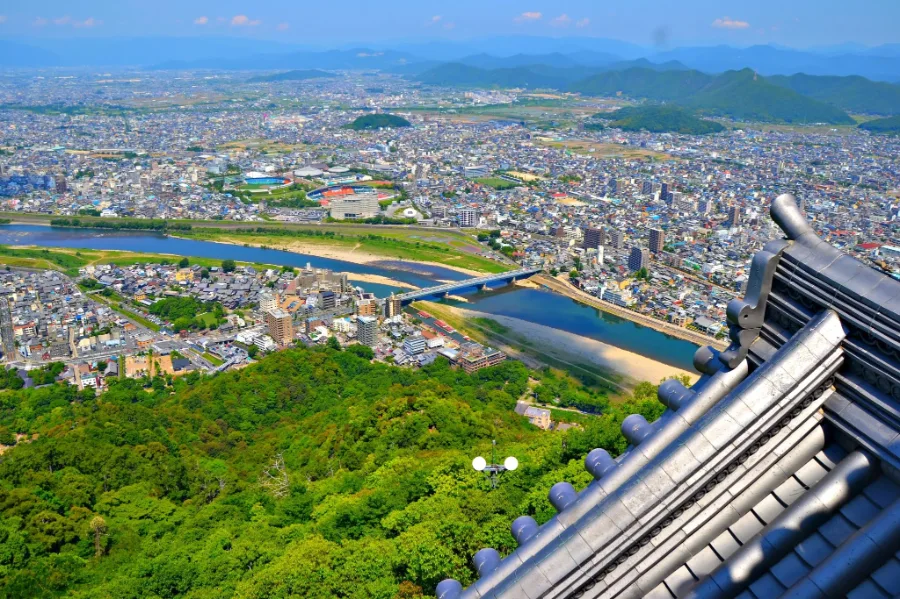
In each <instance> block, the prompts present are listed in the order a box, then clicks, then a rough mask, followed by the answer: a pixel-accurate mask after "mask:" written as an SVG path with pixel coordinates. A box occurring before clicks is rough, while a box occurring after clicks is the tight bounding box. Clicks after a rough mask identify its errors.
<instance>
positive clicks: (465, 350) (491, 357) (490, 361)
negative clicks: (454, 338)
mask: <svg viewBox="0 0 900 599" xmlns="http://www.w3.org/2000/svg"><path fill="white" fill-rule="evenodd" d="M448 357H449V358H450V364H451V365H453V366H458V367H460V368H462V369H463V370H464V371H465V372H467V373H469V374H472V373H473V372H477V371H478V370H481V369H482V368H487V367H488V366H495V365H497V364H500V363H501V362H503V361H504V360H506V354H504V353H503V352H502V351H500V350H498V349H494V348H493V347H484V346H483V345H481V344H479V343H475V342H471V343H465V344H463V345H462V346H461V347H460V348H459V350H458V351H457V352H456V353H451V354H449V355H448Z"/></svg>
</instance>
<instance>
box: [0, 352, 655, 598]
mask: <svg viewBox="0 0 900 599" xmlns="http://www.w3.org/2000/svg"><path fill="white" fill-rule="evenodd" d="M368 358H369V352H365V351H360V350H354V349H352V348H350V349H348V350H346V351H335V350H332V349H328V348H320V349H313V350H310V349H295V350H288V351H284V352H279V353H277V354H274V355H272V356H269V357H267V358H265V359H264V360H262V361H261V362H259V363H257V364H254V365H252V366H249V367H247V368H244V369H242V370H238V371H234V372H228V373H223V374H219V375H217V376H215V377H211V378H203V377H200V376H199V375H197V374H191V375H188V376H186V377H183V378H181V379H177V380H175V381H174V383H172V384H173V385H174V386H169V385H167V384H166V382H165V381H162V380H161V379H160V380H158V381H156V383H158V384H153V385H151V384H150V381H133V380H121V381H119V382H116V383H114V384H113V385H112V386H111V388H110V390H109V391H107V392H106V393H104V394H102V395H100V396H98V397H94V395H93V391H92V390H87V391H85V392H78V391H77V390H76V389H75V388H74V387H72V386H68V385H63V384H55V385H51V386H48V387H45V388H41V389H30V390H24V389H23V390H9V391H2V392H0V436H3V435H6V437H9V436H10V435H9V433H10V432H15V433H20V434H24V435H26V436H25V438H24V439H22V440H20V441H19V442H18V443H17V444H16V445H15V446H14V447H13V448H11V449H9V450H7V451H6V453H4V454H3V456H2V460H0V596H8V597H26V596H29V597H34V596H36V597H61V596H66V597H76V598H83V599H87V598H92V599H93V598H101V597H116V598H124V599H128V598H137V597H153V598H175V597H183V598H191V599H207V598H209V599H212V598H220V597H234V598H245V599H249V598H259V599H262V598H268V597H288V596H302V597H321V598H326V597H328V598H331V597H380V598H384V599H392V598H395V597H405V598H407V599H411V598H416V597H420V596H430V595H431V593H432V592H433V589H434V585H435V584H436V583H437V582H438V581H439V580H441V579H443V578H445V577H448V576H453V577H456V578H458V579H460V580H462V581H463V582H465V583H469V582H471V581H472V580H473V577H474V573H473V571H472V570H471V567H470V565H469V558H470V557H471V555H472V554H474V553H475V552H476V551H477V550H479V549H481V548H482V547H486V546H494V547H497V548H498V549H499V550H500V551H502V552H508V551H510V550H511V549H512V548H513V539H512V537H511V535H510V533H509V525H510V523H511V521H512V520H513V519H514V518H515V517H517V516H519V515H521V514H523V513H528V514H532V515H534V516H535V517H536V518H537V519H538V521H545V520H546V519H548V518H549V517H550V516H551V515H552V513H553V510H552V508H551V506H550V504H549V502H548V500H547V491H548V489H549V488H550V486H551V485H552V484H553V483H554V482H557V481H559V480H568V481H570V482H572V483H573V484H575V485H576V487H579V488H580V487H583V486H584V485H586V484H587V482H588V481H589V475H588V474H587V473H586V472H585V471H584V468H583V465H582V463H581V462H582V458H583V456H584V455H585V454H586V453H587V452H588V451H589V450H590V449H591V448H593V447H606V448H607V449H608V450H610V451H611V452H613V453H614V454H615V453H618V452H621V451H622V450H623V449H624V448H625V446H626V442H625V440H624V438H623V437H622V436H621V434H619V431H618V427H619V425H620V423H621V420H622V418H623V417H624V415H626V414H628V413H630V412H632V411H639V412H641V413H643V414H645V415H646V416H647V417H648V418H649V419H653V418H655V417H657V416H658V415H659V413H660V412H661V409H662V408H661V406H660V405H659V404H658V403H657V402H655V401H654V400H653V393H654V390H655V389H654V387H653V386H652V385H644V386H641V387H639V388H638V389H637V390H636V392H635V395H634V396H633V397H632V398H630V399H628V401H627V402H626V403H625V404H624V405H622V406H620V407H610V408H608V410H607V411H606V413H605V414H603V415H600V416H593V417H587V416H583V417H582V418H583V423H584V424H583V429H582V430H578V429H573V430H570V431H567V432H565V433H550V432H544V431H539V430H537V429H536V428H534V427H532V426H531V425H529V424H528V423H527V422H526V421H525V420H524V419H523V418H520V417H519V416H517V415H515V413H514V412H513V407H514V405H515V402H516V400H517V399H518V398H520V397H523V396H527V395H529V394H530V393H531V391H530V389H531V385H530V382H529V379H530V378H531V379H534V380H536V381H537V382H538V385H539V386H541V387H545V389H543V390H542V391H541V394H542V395H543V396H546V397H549V398H551V400H552V396H554V395H565V396H567V397H568V400H571V401H574V400H575V399H577V396H578V394H583V395H585V396H589V395H591V394H592V393H593V392H592V391H590V390H587V389H574V388H571V387H570V384H564V383H563V379H564V378H565V376H564V375H562V374H560V373H556V374H551V373H539V372H534V371H529V370H527V369H526V368H525V367H524V366H523V365H522V364H520V363H518V362H506V363H504V364H502V365H499V366H497V367H493V368H489V369H485V370H482V371H480V372H478V373H476V374H474V375H467V374H465V373H464V372H461V371H458V370H452V369H450V368H449V366H448V365H447V363H446V362H444V361H443V360H439V361H438V362H436V363H435V364H433V365H431V366H428V367H426V368H424V369H422V370H420V371H413V370H407V369H401V368H397V367H393V366H387V365H383V364H373V363H371V362H370V361H369V359H368ZM571 384H575V383H571ZM491 439H497V442H498V447H499V448H500V451H501V452H502V454H503V455H504V456H505V455H515V456H517V457H518V458H519V460H520V462H521V464H522V466H521V467H520V468H519V469H518V470H517V471H515V472H510V473H505V474H504V475H503V480H502V484H501V485H500V487H499V489H497V490H496V491H491V490H490V485H489V483H488V482H487V480H486V479H485V477H484V476H483V475H482V474H481V473H478V472H475V471H474V470H472V468H471V466H470V461H471V459H472V457H473V456H475V455H478V454H483V455H484V454H486V453H487V452H489V451H490V442H491Z"/></svg>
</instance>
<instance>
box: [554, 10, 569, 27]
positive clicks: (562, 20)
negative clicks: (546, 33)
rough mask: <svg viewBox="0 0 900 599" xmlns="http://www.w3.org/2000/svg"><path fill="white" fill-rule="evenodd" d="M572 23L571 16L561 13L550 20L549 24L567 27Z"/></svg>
mask: <svg viewBox="0 0 900 599" xmlns="http://www.w3.org/2000/svg"><path fill="white" fill-rule="evenodd" d="M571 23H572V17H570V16H569V15H567V14H566V13H563V14H561V15H559V16H558V17H556V18H555V19H553V20H552V21H550V24H551V25H553V26H554V27H568V26H569V25H570V24H571Z"/></svg>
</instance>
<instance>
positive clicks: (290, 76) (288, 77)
mask: <svg viewBox="0 0 900 599" xmlns="http://www.w3.org/2000/svg"><path fill="white" fill-rule="evenodd" d="M334 77H337V75H335V74H334V73H329V72H328V71H321V70H319V69H306V70H294V71H285V72H283V73H275V74H272V75H259V76H257V77H251V78H250V79H248V80H247V82H248V83H266V82H274V81H304V80H306V79H320V78H334Z"/></svg>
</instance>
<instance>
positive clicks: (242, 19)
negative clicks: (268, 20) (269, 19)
mask: <svg viewBox="0 0 900 599" xmlns="http://www.w3.org/2000/svg"><path fill="white" fill-rule="evenodd" d="M260 23H262V21H260V20H259V19H252V20H251V19H250V17H248V16H247V15H235V16H233V17H231V24H232V25H233V26H234V27H256V26H257V25H259V24H260Z"/></svg>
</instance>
